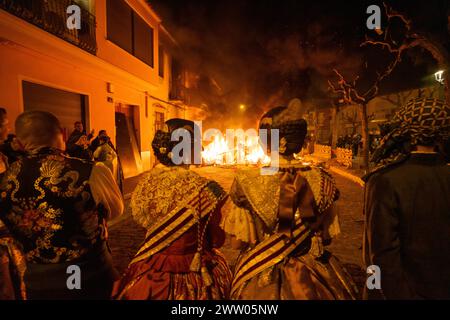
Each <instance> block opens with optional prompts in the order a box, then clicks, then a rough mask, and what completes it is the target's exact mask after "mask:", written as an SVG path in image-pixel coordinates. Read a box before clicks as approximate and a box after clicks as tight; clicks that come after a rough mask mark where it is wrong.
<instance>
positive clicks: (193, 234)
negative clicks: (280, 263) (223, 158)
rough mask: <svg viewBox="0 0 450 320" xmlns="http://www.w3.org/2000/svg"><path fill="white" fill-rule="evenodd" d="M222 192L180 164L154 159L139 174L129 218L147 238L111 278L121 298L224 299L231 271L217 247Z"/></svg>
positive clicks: (220, 238)
mask: <svg viewBox="0 0 450 320" xmlns="http://www.w3.org/2000/svg"><path fill="white" fill-rule="evenodd" d="M225 198H226V194H225V192H224V191H223V189H222V188H221V187H220V186H219V185H218V184H217V183H216V182H215V181H211V180H207V179H205V178H203V177H201V176H199V175H198V174H196V173H194V172H192V171H189V170H187V169H184V168H181V167H164V166H162V165H158V166H157V167H155V168H154V169H153V170H151V171H150V173H148V174H147V175H146V176H145V177H143V178H142V180H141V182H140V183H139V184H138V186H137V188H136V190H135V191H134V192H133V195H132V198H131V207H132V214H133V217H134V219H135V220H136V221H137V222H138V223H139V224H141V225H142V226H143V227H145V228H146V229H147V235H146V239H145V241H144V243H143V245H142V246H141V248H140V249H139V251H138V253H137V254H136V256H135V257H134V259H133V261H132V262H131V263H130V265H129V267H128V269H127V270H126V271H125V274H124V275H123V278H122V280H120V281H119V282H117V283H116V286H115V290H114V297H115V298H116V299H126V300H151V299H157V300H168V299H170V300H206V299H225V298H227V297H228V294H229V287H230V283H231V272H230V270H229V268H228V266H227V263H226V261H225V259H224V257H223V255H222V254H221V253H220V251H219V250H218V248H220V247H221V246H222V245H223V242H224V239H225V234H224V232H223V230H222V229H221V228H220V227H219V224H220V220H221V213H220V209H221V206H222V204H223V202H224V199H225Z"/></svg>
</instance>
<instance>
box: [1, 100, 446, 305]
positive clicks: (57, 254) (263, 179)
mask: <svg viewBox="0 0 450 320" xmlns="http://www.w3.org/2000/svg"><path fill="white" fill-rule="evenodd" d="M430 110H432V111H430ZM1 114H2V119H1V120H2V122H1V124H2V128H1V133H2V134H3V136H2V139H3V137H6V135H5V132H7V129H5V128H7V126H8V122H7V117H6V114H4V113H1ZM301 115H302V112H301V104H300V105H299V104H296V105H295V106H293V107H292V108H291V107H277V108H274V109H272V110H270V111H269V112H267V113H265V114H264V115H263V116H262V118H261V121H260V129H273V128H277V129H278V130H279V136H280V140H281V139H283V148H282V149H281V150H279V153H280V160H279V170H278V172H277V173H276V174H273V175H262V174H261V171H260V170H259V168H250V167H249V168H245V169H240V170H238V171H237V172H236V175H235V178H234V182H233V184H232V187H231V189H230V191H229V192H226V191H225V190H224V189H223V188H222V187H221V186H220V185H219V184H218V183H217V182H216V181H214V180H210V179H206V178H204V177H202V176H200V175H199V174H197V173H196V172H194V171H192V170H190V169H189V165H185V164H181V165H175V164H174V163H173V161H172V149H173V148H174V147H175V145H176V141H172V140H171V136H172V132H173V131H174V130H177V129H180V128H183V129H185V130H188V131H189V132H190V133H191V137H192V141H191V143H192V148H194V141H193V132H195V130H196V128H195V123H194V122H192V121H188V120H184V119H171V120H169V121H167V122H166V125H167V126H166V128H165V130H158V131H157V132H156V134H155V137H154V139H153V141H152V149H153V153H154V155H155V157H156V158H157V160H158V164H157V165H156V166H155V167H154V168H153V169H151V170H150V171H149V172H148V173H146V175H144V176H143V177H142V178H141V180H140V182H139V183H138V185H137V187H136V189H135V190H134V192H133V194H132V197H131V203H130V206H131V211H132V216H133V218H134V220H135V221H136V222H137V223H138V224H140V225H141V226H142V227H143V228H145V229H146V230H147V232H146V236H145V240H144V242H143V243H142V245H141V247H140V248H139V249H138V251H137V253H136V255H135V256H134V258H133V260H132V261H131V263H130V264H129V266H128V268H127V269H126V271H125V272H124V274H123V275H122V276H119V275H118V274H117V273H116V272H115V270H114V268H113V266H112V261H111V255H110V252H109V250H108V245H107V241H108V237H107V234H108V233H107V221H108V220H109V219H111V218H113V217H116V216H118V215H120V214H121V213H122V211H123V201H122V197H121V194H120V191H119V188H118V187H117V183H116V181H115V179H114V176H113V173H112V171H111V170H110V169H108V167H107V166H106V165H104V164H103V163H102V162H91V161H87V160H83V159H80V158H76V157H68V156H66V155H65V153H64V150H65V146H64V141H63V137H62V134H61V130H60V125H59V121H58V119H57V118H56V117H54V116H53V115H51V114H49V113H45V112H38V111H33V112H26V113H23V114H21V115H20V116H19V117H18V118H17V120H16V123H15V132H16V135H17V139H18V144H19V146H20V147H21V149H22V151H23V152H24V155H23V156H21V157H19V158H18V159H17V160H16V161H14V162H8V161H7V160H6V157H5V156H2V159H4V160H3V163H4V164H3V166H2V168H3V169H2V180H1V184H0V193H1V204H0V221H2V226H1V230H2V233H1V237H0V239H1V241H0V259H1V260H0V261H1V264H0V297H1V298H10V299H47V298H56V299H110V298H112V299H123V300H134V299H143V300H148V299H150V300H153V299H155V300H185V299H189V300H206V299H237V300H240V299H245V300H247V299H249V300H255V299H256V300H259V299H264V300H266V299H273V300H277V299H289V300H292V299H307V300H311V299H337V300H341V299H342V300H344V299H357V298H359V297H360V296H361V289H362V288H358V286H356V285H355V283H354V282H353V280H352V278H351V277H350V275H349V274H348V273H347V271H346V270H345V268H344V267H343V266H342V264H341V263H340V261H339V259H337V258H336V257H335V256H334V255H333V253H332V252H330V250H329V249H328V248H329V244H330V243H331V242H332V241H333V239H334V238H335V237H336V236H337V235H338V234H339V233H340V227H339V216H338V212H337V210H336V201H338V199H339V197H340V192H339V190H338V188H337V187H336V184H335V181H334V178H333V177H332V176H331V175H330V174H329V173H328V172H327V171H326V170H325V169H323V168H322V167H316V166H313V165H305V164H303V163H302V162H301V161H298V160H296V159H295V157H294V154H296V153H298V152H299V151H300V150H301V148H302V146H303V144H304V142H305V137H306V134H307V123H306V121H305V120H304V119H302V116H301ZM392 124H393V126H392V130H391V131H390V132H387V133H386V135H385V136H384V137H383V139H382V140H381V141H380V145H379V147H378V148H377V149H376V150H375V152H374V154H373V161H374V163H375V166H374V168H373V169H372V170H371V171H370V173H369V174H368V175H367V176H366V177H364V179H365V180H366V191H365V194H366V197H365V205H364V216H365V220H366V223H365V230H364V243H363V246H364V253H363V258H364V261H365V264H366V266H367V267H368V266H377V267H378V268H379V270H381V275H380V277H379V279H380V281H381V286H374V287H370V288H369V287H365V288H364V297H365V298H368V299H450V271H448V268H446V267H447V265H448V264H449V263H450V260H449V259H450V256H449V255H448V254H446V253H447V252H450V233H449V230H450V216H449V212H450V202H449V198H448V197H447V195H448V194H450V166H449V165H448V163H447V162H446V161H445V159H444V155H443V153H442V150H441V149H440V147H439V146H440V143H441V142H442V141H444V140H445V139H448V134H449V129H450V109H449V106H447V105H445V103H443V102H442V101H439V100H436V99H418V100H413V101H411V102H409V103H408V104H407V105H405V106H404V107H402V108H401V109H400V110H399V112H398V113H397V114H396V116H395V117H394V118H393V119H392ZM72 136H73V138H72ZM82 136H85V137H86V138H85V139H86V140H89V136H87V135H86V134H85V132H84V131H83V127H82V126H80V125H79V124H77V129H76V132H75V133H74V134H72V135H71V138H69V141H71V143H72V142H73V143H74V144H75V145H77V142H79V141H80V138H81V137H82ZM101 139H102V138H101V137H100V138H99V140H101ZM69 141H68V143H67V150H69V149H70V147H69V145H70V143H69ZM96 143H97V142H96ZM98 143H100V144H101V142H100V141H98ZM267 143H270V142H267ZM92 144H93V142H91V143H90V145H92ZM103 144H105V143H103ZM82 145H83V148H84V149H87V148H86V147H84V146H85V145H86V144H85V142H84V141H83V142H82ZM106 145H107V146H109V147H110V148H113V147H112V146H110V145H109V144H108V142H106ZM75 149H79V148H74V149H72V150H75ZM107 149H108V148H107ZM97 150H98V148H97V149H96V151H95V152H94V155H93V156H94V157H95V153H96V152H97ZM267 150H271V146H270V145H268V146H267ZM78 152H79V151H78ZM106 152H107V151H106ZM269 152H270V151H269ZM99 153H101V152H100V151H99ZM83 154H84V153H79V155H83ZM191 155H192V156H194V155H193V152H192V153H191ZM90 157H92V156H90ZM226 237H229V238H230V243H231V246H232V247H233V248H234V249H238V250H240V255H239V257H238V259H237V261H236V264H235V265H234V267H233V269H231V268H230V266H229V265H228V263H227V260H226V259H225V257H224V255H223V254H222V253H221V251H220V248H221V247H222V246H223V245H224V243H225V239H226ZM70 265H77V266H79V267H80V268H81V270H82V275H83V276H82V284H81V290H70V289H68V287H67V284H66V280H67V274H66V270H67V267H68V266H70Z"/></svg>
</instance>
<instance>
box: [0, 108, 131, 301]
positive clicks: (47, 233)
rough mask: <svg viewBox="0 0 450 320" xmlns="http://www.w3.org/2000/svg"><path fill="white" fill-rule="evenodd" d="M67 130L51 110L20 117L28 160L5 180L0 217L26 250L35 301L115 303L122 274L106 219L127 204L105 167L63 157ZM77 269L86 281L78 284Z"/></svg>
mask: <svg viewBox="0 0 450 320" xmlns="http://www.w3.org/2000/svg"><path fill="white" fill-rule="evenodd" d="M59 128H60V126H59V121H58V120H57V119H56V118H55V117H54V116H53V115H51V114H49V113H46V112H40V111H32V112H27V113H23V114H21V115H20V116H19V117H18V118H17V120H16V132H17V136H18V138H19V139H20V141H21V143H22V144H23V145H24V148H25V150H26V152H27V155H26V156H24V157H22V158H21V159H19V160H18V161H16V162H14V163H13V164H11V166H10V167H9V168H8V170H7V171H6V173H5V174H4V176H3V178H2V180H1V184H0V194H1V201H0V220H2V221H3V223H4V224H5V225H6V227H7V228H8V230H9V231H10V233H11V235H12V237H13V238H14V239H15V240H16V241H17V242H19V243H20V244H21V246H22V247H23V256H24V260H25V261H26V264H27V265H26V271H25V272H24V277H23V281H24V283H25V287H26V295H27V298H29V299H101V298H108V297H109V295H110V291H111V288H112V283H113V280H114V278H115V277H116V276H117V275H116V274H115V270H114V268H113V266H112V262H111V255H110V253H109V251H108V249H107V245H106V225H105V221H106V219H108V218H110V217H111V216H114V215H117V214H121V212H122V210H123V204H122V200H121V197H120V194H119V191H118V189H117V187H116V186H115V182H114V178H113V177H112V174H111V173H110V172H109V170H108V169H107V168H106V167H105V166H104V165H102V164H94V163H92V162H89V161H84V160H81V159H74V158H70V157H67V156H65V155H63V151H62V150H63V149H64V143H63V142H62V134H61V133H60V130H59ZM105 186H107V187H105ZM74 266H75V267H74ZM76 266H77V267H78V268H79V269H80V270H81V274H79V276H78V279H79V281H72V283H71V282H70V281H69V280H70V279H69V276H70V273H73V272H76V270H77V269H78V268H76ZM68 272H69V274H68ZM75 277H76V276H75ZM77 282H78V283H79V285H80V287H78V285H77ZM68 283H71V284H72V285H74V286H75V288H71V287H69V285H68ZM77 287H78V288H77ZM71 289H79V290H71Z"/></svg>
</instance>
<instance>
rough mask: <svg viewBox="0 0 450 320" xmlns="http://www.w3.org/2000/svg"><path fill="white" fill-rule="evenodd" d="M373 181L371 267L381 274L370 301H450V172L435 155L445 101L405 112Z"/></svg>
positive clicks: (447, 122) (447, 119)
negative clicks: (379, 283)
mask: <svg viewBox="0 0 450 320" xmlns="http://www.w3.org/2000/svg"><path fill="white" fill-rule="evenodd" d="M391 124H392V126H391V127H390V128H391V129H390V131H388V132H387V134H386V136H385V137H384V138H383V140H382V141H381V143H380V146H379V147H378V149H377V150H376V151H375V152H374V155H373V162H374V163H375V168H374V169H373V170H372V172H371V173H370V174H369V175H368V176H367V177H366V178H365V179H366V180H367V183H366V192H365V194H366V199H365V216H366V226H365V242H364V258H365V263H366V265H367V266H370V265H377V266H378V267H379V268H380V269H381V275H380V276H381V277H380V280H381V290H377V289H373V290H367V292H366V296H367V298H369V299H450V269H449V268H448V266H449V265H450V254H449V253H450V233H449V230H450V214H449V213H450V201H449V197H448V195H450V166H449V165H448V164H447V163H446V161H445V160H444V159H443V157H442V155H441V154H439V153H437V152H435V147H436V144H437V143H438V142H440V141H442V138H443V137H445V136H446V135H447V136H448V134H449V128H450V108H449V107H448V106H447V105H445V104H444V102H442V101H439V100H437V99H423V98H422V99H416V100H412V101H410V102H408V103H407V104H406V106H404V107H402V108H401V109H400V110H399V111H398V114H396V116H395V117H394V118H393V120H392V121H391Z"/></svg>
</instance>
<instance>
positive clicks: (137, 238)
mask: <svg viewBox="0 0 450 320" xmlns="http://www.w3.org/2000/svg"><path fill="white" fill-rule="evenodd" d="M194 170H195V171H196V172H198V173H199V174H201V175H203V176H205V177H207V178H210V179H215V180H216V181H218V182H219V183H220V184H221V185H222V186H223V187H224V189H225V190H227V191H228V190H229V188H230V186H231V183H232V181H233V176H234V174H235V172H236V169H235V168H233V169H228V168H226V169H225V168H217V167H202V168H197V169H194ZM334 177H335V179H336V183H337V186H338V188H339V190H340V192H341V196H340V199H339V201H338V202H337V206H338V210H339V214H340V222H341V234H340V235H339V236H338V237H337V238H336V239H335V240H334V241H333V243H332V244H331V245H330V247H329V250H330V251H332V252H333V253H334V254H335V255H336V256H337V257H338V258H339V259H340V260H341V261H342V262H343V263H344V265H345V266H346V268H347V269H348V271H349V272H350V273H351V274H352V276H353V277H354V278H355V281H356V282H357V283H358V284H359V285H361V283H362V281H363V277H364V274H363V273H362V269H361V267H362V259H361V254H362V250H361V244H362V232H363V226H364V220H363V215H362V208H363V188H362V187H361V186H359V185H358V184H356V183H354V182H352V181H350V180H348V179H346V178H344V177H342V176H339V175H337V174H335V175H334ZM128 203H129V200H128V201H127V208H126V213H125V214H124V215H123V216H122V217H119V218H118V219H117V220H115V221H112V222H111V225H110V228H109V234H110V246H111V250H112V255H113V259H114V263H115V265H116V267H117V269H118V270H119V271H120V272H122V271H123V270H124V269H125V268H126V266H127V265H128V263H129V262H130V260H131V259H132V257H133V256H134V254H135V253H136V251H137V249H138V248H139V246H140V244H141V243H142V241H143V239H144V236H145V230H144V229H143V228H142V227H140V226H139V225H137V224H136V223H135V222H134V221H133V219H132V218H131V213H130V209H129V207H128ZM222 251H223V252H224V254H225V255H226V257H227V258H228V260H229V263H230V264H231V265H233V264H234V260H235V259H236V256H237V252H236V251H235V250H232V249H231V248H230V246H229V244H228V242H226V243H225V246H224V247H223V248H222Z"/></svg>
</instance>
